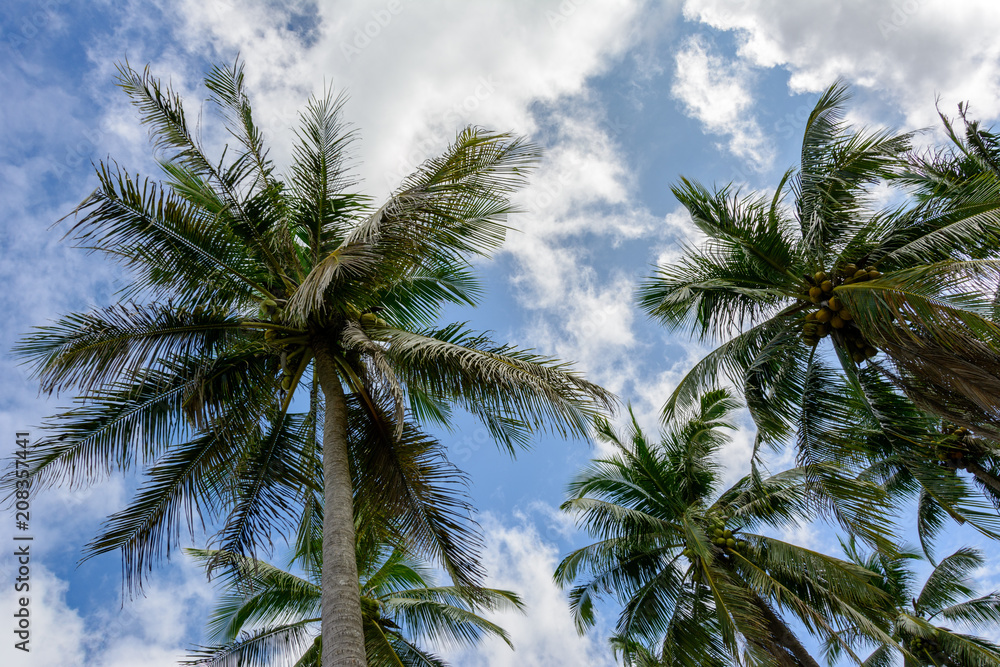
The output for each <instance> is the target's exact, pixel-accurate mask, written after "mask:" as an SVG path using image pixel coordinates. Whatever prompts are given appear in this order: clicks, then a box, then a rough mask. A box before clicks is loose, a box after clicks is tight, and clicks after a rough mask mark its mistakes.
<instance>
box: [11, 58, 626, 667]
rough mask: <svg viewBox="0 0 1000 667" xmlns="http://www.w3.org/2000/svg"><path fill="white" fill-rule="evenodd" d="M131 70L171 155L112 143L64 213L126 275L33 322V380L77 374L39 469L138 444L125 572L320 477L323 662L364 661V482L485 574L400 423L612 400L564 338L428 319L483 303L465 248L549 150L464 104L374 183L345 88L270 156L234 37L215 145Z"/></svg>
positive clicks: (269, 533) (417, 440) (93, 467)
mask: <svg viewBox="0 0 1000 667" xmlns="http://www.w3.org/2000/svg"><path fill="white" fill-rule="evenodd" d="M119 85H120V86H121V88H122V89H123V90H124V91H125V93H126V94H127V95H128V97H129V98H130V99H131V101H132V103H133V104H134V105H135V107H136V108H137V109H138V110H139V114H140V117H141V119H142V121H143V123H145V124H146V125H147V126H148V127H149V128H150V132H151V136H152V139H153V143H154V146H155V149H156V151H157V159H158V162H159V164H160V166H161V167H162V169H163V172H164V180H163V181H162V182H157V181H154V180H150V179H148V178H143V177H141V176H139V175H133V174H131V173H129V172H128V171H126V170H124V169H123V168H121V167H119V166H118V165H117V164H115V163H101V164H100V165H99V166H98V168H97V177H98V187H97V189H96V190H95V191H94V193H93V194H91V195H90V196H89V197H87V199H86V200H85V201H84V202H83V203H82V204H81V205H80V206H79V208H78V209H77V211H76V222H75V224H74V225H73V226H72V227H71V229H70V230H69V232H68V235H69V236H70V237H71V238H72V239H74V240H75V241H76V242H77V243H78V244H79V245H81V246H83V247H86V248H89V249H91V250H95V251H99V252H102V253H104V254H105V255H107V256H108V257H110V258H112V259H116V260H118V261H120V262H121V263H122V264H123V265H124V267H125V268H126V269H127V270H128V271H129V272H130V276H131V277H130V280H131V282H130V284H129V285H128V286H127V287H126V288H125V290H124V293H123V295H122V301H121V302H120V303H117V304H115V305H111V306H108V307H106V308H102V309H97V310H92V311H90V312H85V313H77V314H72V315H68V316H66V317H63V318H61V319H59V320H58V321H56V322H55V323H53V324H50V325H48V326H45V327H40V328H38V329H36V330H35V331H34V332H33V333H32V334H30V335H29V336H27V337H26V338H25V339H23V340H22V341H21V343H20V344H19V346H18V352H19V353H20V355H21V356H22V357H23V358H24V359H25V360H26V361H27V362H28V363H30V364H31V366H32V369H33V372H34V374H35V376H36V377H38V378H39V380H40V382H41V387H42V389H43V391H47V392H59V391H73V392H75V393H76V394H77V395H78V397H79V398H78V400H79V405H77V407H75V408H74V409H72V410H69V411H67V412H65V413H63V414H60V415H58V416H57V417H55V418H54V419H52V420H51V421H50V423H49V426H50V427H51V429H52V431H51V435H50V436H49V437H48V438H46V439H45V440H44V441H43V442H42V443H41V444H40V446H39V447H38V448H37V449H36V454H35V459H34V462H33V469H32V470H33V475H34V477H35V479H36V480H38V481H39V482H44V481H46V480H47V481H48V482H50V483H53V482H58V481H60V480H69V481H70V482H73V483H87V482H89V481H92V480H93V479H95V478H98V477H100V476H101V475H102V474H104V473H107V472H110V471H112V470H129V469H132V468H135V467H142V468H145V469H146V474H147V481H146V483H145V484H144V485H143V486H142V487H141V488H140V489H139V491H138V493H137V497H136V499H135V500H134V502H133V503H132V504H131V505H130V506H129V507H128V508H126V509H125V510H123V511H122V512H119V513H118V514H116V515H114V516H113V517H111V519H110V520H109V523H108V525H107V527H106V530H105V532H104V533H103V534H102V535H101V536H100V537H98V538H97V539H96V540H95V541H94V542H93V543H92V544H91V545H90V547H89V549H90V553H101V552H105V551H109V550H115V549H120V550H121V551H122V554H123V566H124V568H125V580H126V582H127V583H130V584H132V583H135V582H136V581H139V582H141V573H142V572H143V571H145V570H146V569H147V568H148V567H149V566H150V565H151V563H152V561H153V560H155V559H156V558H157V557H159V556H160V555H162V554H165V553H169V550H170V549H171V548H173V547H175V546H176V544H177V541H178V538H179V535H178V533H179V530H180V526H181V525H183V524H185V523H186V524H187V526H188V527H189V528H192V529H193V528H194V525H195V523H196V522H197V520H198V517H199V516H201V514H202V513H204V514H206V515H208V517H209V518H210V519H211V520H214V521H218V522H219V523H218V526H221V527H220V528H219V530H218V532H217V533H216V536H215V538H214V539H215V541H216V543H217V544H216V546H218V547H219V549H220V550H221V551H223V552H227V553H237V554H249V553H251V552H252V550H253V548H254V545H255V544H267V543H269V542H270V541H271V539H272V538H273V537H275V536H276V535H279V534H281V533H282V532H283V531H285V530H286V529H287V530H291V529H292V528H294V526H295V525H296V524H297V523H298V522H299V521H300V519H301V518H302V517H303V516H315V515H316V512H315V511H314V510H315V508H314V507H313V508H312V509H310V505H311V504H312V505H315V502H314V501H313V500H308V499H309V498H311V494H312V493H313V492H314V491H315V490H316V489H317V488H321V489H322V491H323V493H324V501H323V502H324V506H325V508H326V509H325V512H323V521H324V525H323V580H322V591H323V601H322V618H323V623H322V626H323V627H322V636H323V638H324V639H323V641H324V644H325V645H324V650H323V656H324V657H323V661H324V662H323V664H324V665H325V666H329V665H335V664H336V665H362V664H364V660H365V657H364V635H363V625H362V610H361V601H360V597H359V595H358V587H357V582H358V572H357V563H356V560H355V535H354V532H355V531H354V522H353V519H352V516H353V508H352V505H353V503H354V502H356V499H358V498H361V499H364V500H363V502H368V503H371V504H374V505H377V506H379V507H381V508H382V510H383V511H382V514H381V515H382V516H389V517H392V522H391V523H392V526H393V530H395V531H397V532H398V533H400V535H401V536H402V537H403V538H405V539H406V541H407V544H408V545H409V546H410V548H411V550H412V551H413V552H414V553H417V554H420V555H423V556H426V557H429V558H432V559H433V560H434V561H435V562H436V563H438V564H439V565H441V566H442V567H443V568H444V569H445V571H446V572H447V573H448V575H449V576H451V577H452V579H453V581H454V582H455V583H456V584H457V585H463V586H475V585H477V584H478V582H479V581H480V580H481V577H482V574H483V573H482V571H481V568H480V566H479V564H478V558H477V546H478V538H477V533H476V530H475V528H474V526H473V524H472V523H471V522H470V519H469V518H468V509H469V508H468V505H467V503H465V502H464V501H463V500H461V499H456V498H455V497H454V496H453V494H452V493H451V489H450V488H449V477H448V474H447V473H448V472H449V471H450V468H447V467H446V466H445V467H442V465H443V464H444V463H445V462H444V459H443V456H442V454H441V449H440V447H439V446H436V445H435V444H434V443H433V442H431V441H429V440H428V438H427V437H426V435H425V434H423V433H421V432H419V431H418V430H415V429H414V428H412V427H411V426H409V424H413V423H418V422H421V421H424V422H427V421H430V422H437V423H441V424H446V423H447V422H448V419H449V415H450V411H451V410H453V409H465V410H468V411H469V412H471V413H472V414H473V415H475V416H476V417H478V418H479V419H481V420H482V422H483V423H484V424H485V425H486V426H487V427H488V428H489V429H490V431H491V432H492V433H493V434H494V436H495V437H496V439H497V441H498V443H499V444H500V446H503V447H506V448H508V449H510V450H511V451H512V452H513V451H514V450H515V449H516V448H517V447H518V446H520V445H526V444H527V443H528V442H529V441H530V436H531V434H532V433H534V432H536V431H537V430H538V429H541V428H551V429H552V430H553V431H555V432H558V433H562V434H574V433H575V434H581V433H584V432H585V431H586V428H587V424H588V423H589V420H590V419H591V417H592V415H593V414H594V413H595V412H596V411H597V410H599V409H604V408H607V407H608V406H609V405H610V403H611V398H610V396H609V394H607V393H606V392H605V391H603V390H602V389H600V388H599V387H597V386H595V385H593V384H591V383H588V382H586V381H585V380H583V379H582V378H581V377H579V376H578V375H576V374H575V373H573V372H572V370H571V369H570V368H569V367H567V366H566V365H565V364H562V363H560V362H557V361H555V360H551V359H547V358H543V357H540V356H538V355H536V354H532V353H530V352H528V351H523V350H519V349H515V348H513V347H510V346H508V345H504V344H500V343H495V342H493V341H491V340H490V339H489V338H488V337H487V336H485V335H483V334H479V333H476V332H474V331H471V330H469V329H468V328H467V327H466V326H464V325H461V324H451V325H448V326H444V327H441V326H437V325H436V318H437V315H438V313H439V311H440V309H441V308H442V306H443V305H445V304H466V305H470V304H475V303H476V301H477V299H478V297H479V295H480V293H481V288H480V285H479V283H478V281H477V280H476V278H475V275H474V273H473V271H472V268H471V265H470V261H471V259H472V258H474V257H477V256H484V255H488V254H489V253H490V252H491V251H492V250H494V249H496V248H497V247H498V246H499V245H500V244H501V242H502V240H503V238H504V233H505V229H506V227H505V224H504V223H505V221H506V219H507V215H508V214H509V213H510V212H512V211H513V208H512V206H511V204H510V201H509V195H510V194H511V193H512V192H513V191H515V190H516V189H517V188H519V187H520V186H521V185H522V184H523V183H524V181H525V178H526V175H527V174H528V172H529V171H530V169H531V168H532V165H533V164H534V162H535V161H536V159H537V157H538V150H537V149H536V148H535V147H534V146H532V145H531V144H529V143H527V142H526V141H524V140H523V139H521V138H518V137H514V136H510V135H506V134H495V133H490V132H486V131H484V130H481V129H477V128H468V129H465V130H463V131H461V132H460V133H459V134H458V136H457V138H456V140H455V142H454V143H453V144H452V145H451V146H449V147H448V148H447V149H446V150H445V151H444V153H442V154H441V155H440V156H438V157H436V158H433V159H430V160H428V161H426V162H425V163H424V164H422V165H420V166H419V167H418V168H417V169H416V170H415V171H414V172H413V173H412V174H411V175H410V176H409V177H407V178H406V180H405V181H404V182H403V183H402V184H401V185H400V187H399V188H398V189H397V190H396V191H395V192H393V193H392V194H391V196H390V197H389V198H388V199H387V201H385V202H384V203H381V204H380V205H377V206H376V205H374V204H373V203H372V201H371V200H370V199H369V198H367V197H365V196H363V195H361V194H359V193H358V192H357V191H356V183H355V181H354V178H353V177H352V176H351V175H350V172H349V170H348V166H349V147H350V144H351V140H352V133H351V132H350V131H348V130H347V128H346V126H345V125H344V123H343V122H342V121H341V117H340V110H341V106H342V99H341V98H335V97H333V96H332V95H330V94H327V95H325V96H324V97H321V98H317V99H313V100H311V101H310V103H309V104H308V105H307V107H306V109H305V111H304V112H303V113H302V116H301V124H300V127H299V129H298V133H297V136H298V139H297V143H296V145H295V147H294V151H293V161H292V164H291V166H290V168H289V169H288V170H287V172H286V173H285V175H284V176H279V175H278V172H277V171H276V168H275V166H274V164H273V163H272V162H271V160H270V159H269V157H268V152H267V150H266V148H265V144H264V141H263V136H262V133H261V131H260V129H259V128H258V127H257V125H256V124H255V121H254V115H253V111H252V108H251V105H250V101H249V97H248V94H247V91H246V87H245V83H244V76H243V68H242V65H241V64H240V63H238V62H237V63H236V64H235V65H234V66H233V67H231V68H228V67H215V68H213V69H212V70H211V72H210V74H209V75H208V76H207V78H206V85H207V87H208V90H209V92H210V95H211V99H212V101H213V102H214V103H215V105H216V106H217V107H218V109H220V110H221V112H222V115H223V117H224V120H225V127H226V129H227V131H228V132H229V133H230V134H231V135H232V137H234V138H235V140H236V142H237V146H236V148H235V150H232V151H230V150H229V149H228V147H227V149H226V150H224V151H223V152H222V157H220V158H218V159H213V158H210V157H209V156H208V155H207V153H206V151H205V149H204V148H203V146H202V144H201V142H200V140H199V138H198V137H199V132H196V131H194V130H193V129H192V128H191V127H190V126H189V125H188V122H187V119H186V117H185V114H184V109H183V106H182V101H181V98H180V97H179V96H178V95H177V94H176V93H174V92H173V91H172V90H170V88H169V87H164V86H163V85H162V84H161V83H160V82H159V81H158V80H157V79H156V78H154V77H153V76H152V75H151V74H150V72H149V70H148V68H147V69H146V70H145V71H143V72H138V71H136V70H134V69H132V68H131V67H130V66H128V65H127V64H126V65H124V66H121V67H120V72H119ZM293 403H294V406H293ZM352 415H353V417H352ZM352 419H353V421H352ZM359 420H360V421H359ZM320 472H321V474H320ZM320 484H322V487H319V485H320ZM304 513H305V514H304Z"/></svg>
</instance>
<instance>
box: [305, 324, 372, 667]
mask: <svg viewBox="0 0 1000 667" xmlns="http://www.w3.org/2000/svg"><path fill="white" fill-rule="evenodd" d="M315 348H316V349H315V352H316V377H317V379H318V380H319V384H320V387H322V389H323V395H324V396H325V397H326V414H325V417H324V422H323V484H324V489H323V498H324V504H323V576H322V579H321V581H322V585H323V593H322V598H321V604H322V612H321V617H322V632H323V667H365V665H366V663H367V661H366V659H365V638H364V631H363V629H362V625H361V593H360V589H359V588H358V562H357V557H356V555H355V542H354V511H353V492H352V491H353V490H352V484H351V468H350V461H349V459H348V452H347V402H346V401H345V399H344V389H343V387H342V386H341V384H340V376H339V374H338V373H337V368H336V365H335V363H334V361H333V357H332V355H331V353H330V351H329V350H328V349H327V348H326V347H325V346H324V344H323V343H320V344H319V345H316V346H315Z"/></svg>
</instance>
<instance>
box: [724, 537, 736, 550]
mask: <svg viewBox="0 0 1000 667" xmlns="http://www.w3.org/2000/svg"><path fill="white" fill-rule="evenodd" d="M726 546H727V547H729V548H730V549H732V548H734V547H735V546H736V540H734V539H733V538H731V537H730V538H729V539H728V540H726Z"/></svg>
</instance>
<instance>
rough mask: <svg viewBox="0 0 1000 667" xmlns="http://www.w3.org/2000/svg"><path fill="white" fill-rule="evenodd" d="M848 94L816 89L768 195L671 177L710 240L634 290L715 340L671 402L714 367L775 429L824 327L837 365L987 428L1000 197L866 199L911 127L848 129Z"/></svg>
mask: <svg viewBox="0 0 1000 667" xmlns="http://www.w3.org/2000/svg"><path fill="white" fill-rule="evenodd" d="M846 100H847V93H846V89H845V87H844V86H843V85H840V84H837V85H834V86H832V87H831V88H830V89H829V90H827V92H826V93H825V94H824V95H823V96H822V97H821V98H820V100H819V102H818V103H817V105H816V108H815V109H814V110H813V112H812V113H811V114H810V116H809V120H808V122H807V124H806V130H805V136H804V139H803V145H802V161H801V165H800V168H799V171H798V173H794V172H793V171H789V172H787V173H786V174H785V176H784V178H783V179H782V180H781V182H780V184H779V186H778V188H777V189H776V191H775V193H774V195H773V196H772V197H767V198H765V197H762V196H758V195H748V196H741V195H740V193H739V192H738V191H734V190H733V189H732V188H731V187H730V186H727V187H724V188H721V189H716V190H715V191H714V192H711V191H709V190H707V189H706V188H704V187H703V186H701V185H698V184H697V183H693V182H691V181H688V180H686V179H682V181H681V184H680V185H677V186H675V187H673V188H672V190H673V192H674V194H675V196H676V197H677V198H678V199H679V200H680V202H681V203H682V204H683V205H684V206H685V207H686V208H687V209H688V211H689V212H690V213H691V216H692V219H693V221H694V223H695V225H696V226H697V227H698V228H699V229H700V230H701V231H702V232H703V233H704V234H705V235H706V236H707V237H708V240H707V241H706V242H705V243H704V244H703V245H702V246H700V247H698V248H689V249H687V251H686V252H685V254H684V255H683V256H682V258H681V259H680V260H678V261H677V262H676V263H675V264H673V265H671V266H663V267H660V268H659V269H658V271H657V273H656V275H655V276H654V277H652V278H651V279H649V280H647V281H646V282H645V283H644V284H643V285H642V286H641V287H640V289H639V292H638V297H639V302H640V305H641V306H642V308H643V309H645V310H646V311H647V312H648V313H649V314H650V315H651V316H652V317H654V318H657V319H659V320H660V321H661V322H663V323H664V324H665V325H667V326H669V327H672V328H680V327H685V328H686V327H687V326H689V325H690V324H694V326H695V329H696V332H697V334H698V335H699V337H700V338H701V339H703V340H707V339H711V338H715V339H720V340H724V341H726V342H725V343H724V344H723V345H721V346H720V347H719V348H717V349H716V350H715V351H713V352H712V353H711V354H710V355H709V356H708V357H706V358H705V359H704V360H703V361H702V362H701V363H699V364H698V365H697V366H696V367H695V368H694V369H693V370H692V371H691V372H690V373H688V375H687V376H686V377H685V378H684V380H683V381H682V382H681V384H680V385H679V386H678V388H677V389H676V391H675V392H674V394H673V396H672V397H671V399H670V401H669V402H668V403H667V413H668V414H669V413H670V411H672V410H673V409H674V407H675V406H677V405H679V404H683V403H684V402H685V401H689V400H692V399H693V398H695V397H697V395H698V394H699V392H700V391H701V390H702V389H703V388H704V387H706V386H710V385H711V384H712V383H713V382H714V378H715V376H716V375H717V374H718V372H720V371H726V372H728V373H729V374H730V375H731V376H732V377H733V379H734V381H735V382H736V383H737V384H738V385H739V386H742V387H744V389H745V393H746V397H747V400H748V403H749V407H750V409H751V411H752V414H753V416H754V420H755V421H756V423H757V425H758V427H759V428H760V429H761V436H762V437H763V438H765V439H767V440H774V439H778V438H780V437H782V436H784V435H786V434H787V432H788V426H789V424H790V422H791V421H792V420H793V419H794V415H795V414H796V412H797V410H798V407H799V398H800V397H801V395H802V392H801V389H802V387H803V385H804V383H805V382H806V378H807V363H808V360H809V359H810V358H811V357H812V356H813V355H814V353H815V352H816V351H817V345H818V343H819V342H820V341H821V340H822V339H825V338H829V339H830V340H831V341H832V343H833V345H832V348H833V352H835V354H836V356H837V358H838V360H839V362H840V365H841V366H842V368H843V370H844V372H845V373H847V374H849V375H853V374H854V371H855V370H856V369H857V368H858V367H860V366H861V365H863V364H865V363H869V364H875V365H877V367H879V368H881V369H883V371H884V375H886V376H887V377H889V378H891V379H892V380H894V381H896V382H897V383H899V384H900V386H902V387H903V388H904V389H905V390H906V391H907V392H908V393H909V394H910V395H911V398H913V397H916V398H918V399H921V402H920V405H921V407H922V408H924V409H928V410H931V411H933V412H936V413H937V414H939V415H940V416H942V417H944V418H947V419H949V420H950V421H953V422H955V423H957V424H960V425H962V426H965V427H967V428H970V429H973V430H976V431H983V430H985V431H991V432H993V433H994V434H995V435H996V434H998V433H1000V431H998V425H1000V416H998V415H1000V413H998V410H1000V405H998V403H997V399H996V396H998V395H1000V392H997V391H996V390H997V389H998V388H1000V385H996V384H994V383H996V382H997V378H998V377H1000V373H995V372H994V371H995V369H996V368H997V367H995V366H994V364H995V363H996V362H997V361H998V360H1000V355H998V350H1000V346H998V345H997V341H998V340H1000V338H998V333H1000V328H998V326H997V324H995V323H994V322H993V321H992V317H993V313H994V305H993V297H994V291H995V288H996V282H997V276H998V273H997V271H998V268H1000V264H998V262H997V259H996V257H997V249H998V247H1000V244H998V241H1000V235H998V232H1000V213H998V208H1000V194H998V191H997V189H996V188H994V189H993V191H992V192H986V191H981V192H980V193H979V198H978V200H976V201H973V200H972V198H971V194H969V195H968V196H967V197H965V198H964V199H963V202H962V205H958V204H956V203H955V202H948V201H941V200H940V199H933V198H932V199H931V200H927V201H922V202H917V203H916V204H915V205H914V206H912V207H910V208H901V209H892V210H879V209H877V208H876V207H875V206H874V205H873V204H874V199H875V196H874V188H875V187H876V186H878V185H880V184H882V183H883V182H885V181H887V180H889V179H893V178H895V177H899V176H901V174H902V173H903V172H904V171H905V170H906V168H907V164H906V163H905V161H904V157H905V156H906V152H907V151H908V150H909V147H910V134H898V135H894V134H891V133H888V132H867V131H859V132H853V131H852V130H851V128H849V127H848V126H847V125H846V124H845V123H844V122H843V121H842V117H843V113H844V104H845V102H846ZM788 191H790V192H791V194H792V195H793V197H794V202H793V205H792V206H791V207H790V208H786V207H785V206H784V205H783V199H784V197H785V195H786V192H788ZM967 194H968V193H967ZM734 331H737V332H739V333H738V334H737V335H736V336H735V337H734V336H733V335H732V333H733V332H734ZM875 359H878V361H875ZM934 392H946V393H948V394H949V395H952V396H954V397H956V398H955V399H954V400H956V401H957V400H958V399H959V397H960V398H961V406H962V410H963V411H964V412H963V411H958V410H955V409H952V408H953V407H954V406H951V407H950V406H949V405H936V404H935V403H934V401H933V400H931V397H932V396H933V395H937V394H934ZM924 399H926V400H924Z"/></svg>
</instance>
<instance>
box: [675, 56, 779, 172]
mask: <svg viewBox="0 0 1000 667" xmlns="http://www.w3.org/2000/svg"><path fill="white" fill-rule="evenodd" d="M674 60H675V65H676V66H675V68H674V84H673V87H672V88H671V92H672V93H673V94H674V96H675V97H677V98H678V99H679V100H680V101H681V102H682V103H683V104H684V108H685V112H686V113H687V114H688V115H689V116H691V117H692V118H696V119H697V120H699V121H701V122H702V123H703V124H704V126H705V130H706V131H708V132H709V133H711V134H719V135H723V136H727V137H728V138H729V139H728V145H727V148H728V149H729V151H730V152H732V153H733V155H736V156H737V157H740V158H743V159H744V160H745V161H746V162H747V163H748V164H750V165H751V166H752V167H753V168H754V169H758V170H761V171H763V170H766V169H767V168H768V167H770V165H771V161H772V160H773V159H774V149H773V147H772V146H771V144H770V143H769V142H768V139H767V137H765V136H764V134H763V132H762V131H761V129H760V126H759V125H758V123H757V119H756V118H755V117H754V115H753V107H754V99H753V95H752V94H751V91H750V84H751V78H752V76H751V73H750V72H749V70H748V68H747V67H745V66H744V65H742V64H740V63H728V62H726V61H725V60H724V59H723V58H722V57H721V56H718V55H716V54H714V53H712V50H711V48H710V47H709V46H708V45H707V44H706V43H705V40H703V39H701V38H699V37H690V38H689V39H688V40H687V42H686V43H685V45H684V47H683V48H682V49H681V50H679V51H678V52H677V54H676V55H675V56H674Z"/></svg>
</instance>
